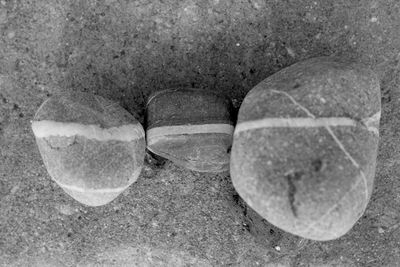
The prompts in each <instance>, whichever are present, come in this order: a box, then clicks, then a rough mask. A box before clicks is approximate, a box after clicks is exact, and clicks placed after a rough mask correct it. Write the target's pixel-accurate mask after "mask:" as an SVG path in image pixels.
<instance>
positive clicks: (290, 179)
mask: <svg viewBox="0 0 400 267" xmlns="http://www.w3.org/2000/svg"><path fill="white" fill-rule="evenodd" d="M303 174H304V173H303V172H292V173H289V174H287V175H285V178H286V179H287V183H288V187H289V188H288V192H287V194H288V199H289V204H290V209H291V210H292V213H293V215H294V217H297V207H296V204H295V201H296V192H297V188H296V183H295V182H296V181H299V180H300V179H301V177H302V176H303Z"/></svg>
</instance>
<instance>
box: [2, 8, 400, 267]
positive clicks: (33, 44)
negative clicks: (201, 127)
mask: <svg viewBox="0 0 400 267" xmlns="http://www.w3.org/2000/svg"><path fill="white" fill-rule="evenodd" d="M399 18H400V2H399V1H396V0H365V1H357V0H355V1H347V0H339V1H329V0H313V1H307V0H304V1H289V0H287V1H281V0H279V1H278V0H266V1H261V0H246V1H218V0H214V1H211V0H210V1H169V0H164V1H161V0H160V1H129V2H128V1H113V0H105V1H98V2H96V1H71V2H68V1H50V0H49V1H11V0H10V1H6V0H1V1H0V149H1V150H0V197H1V201H0V211H1V214H0V264H2V265H4V266H10V265H11V266H25V265H30V266H46V265H47V266H76V265H80V266H86V265H89V266H91V265H96V264H97V265H105V266H107V265H115V266H121V265H122V266H123V265H131V266H135V265H137V266H146V265H148V266H164V265H170V266H185V265H186V266H190V265H194V266H209V265H214V266H229V265H230V266H257V265H260V266H268V265H271V266H277V265H281V266H307V265H325V266H396V265H397V264H399V262H400V223H399V221H400V215H399V214H400V208H399V207H400V193H399V192H400V179H398V177H399V176H400V132H399V130H398V129H399V128H400V109H399V105H400V86H399V85H400V76H399V70H400V34H399V33H400V30H399V29H400V19H399ZM322 55H336V56H343V57H346V58H352V59H354V60H355V61H357V62H363V63H366V64H368V65H369V66H371V68H372V69H373V70H375V71H376V73H377V74H378V75H379V78H380V81H381V87H382V105H383V114H382V121H381V131H380V134H381V142H380V148H379V156H378V166H377V175H376V180H375V187H374V191H373V194H372V198H371V201H370V203H369V205H368V208H367V211H366V212H365V214H364V216H363V217H362V218H361V219H360V220H359V222H358V223H357V224H356V225H355V226H354V228H353V229H352V230H351V231H350V232H349V233H348V234H347V235H345V236H344V237H342V238H340V239H338V240H335V241H330V242H312V241H305V240H303V239H299V238H297V237H294V236H292V235H289V234H286V233H284V232H281V231H279V230H278V229H276V228H273V227H272V226H270V225H268V224H267V223H266V222H265V221H263V220H261V218H259V217H257V216H256V215H255V214H254V212H253V211H251V210H249V209H248V208H246V206H245V205H244V204H243V202H242V201H241V200H240V199H239V198H238V197H237V195H236V194H235V192H234V190H233V188H232V185H231V182H230V177H229V176H228V174H219V175H204V174H199V173H196V172H191V171H187V170H184V169H182V168H179V167H177V166H175V165H173V164H172V163H170V162H166V163H165V164H164V165H162V164H155V162H154V161H153V160H151V158H149V159H148V166H147V167H146V168H145V169H144V170H143V172H142V175H141V177H139V180H138V181H137V182H136V183H135V184H133V185H132V186H131V187H130V188H129V189H128V190H127V191H126V192H125V193H124V194H122V195H121V196H120V197H119V198H117V199H116V200H115V201H113V202H111V203H110V204H109V205H106V206H104V207H99V208H88V207H85V206H83V205H80V204H79V203H77V202H76V201H74V200H73V199H71V198H70V197H69V196H68V195H66V194H65V193H64V192H63V191H62V189H60V188H59V187H58V186H57V185H56V184H55V183H54V182H53V181H51V179H50V177H49V176H48V174H47V172H46V170H45V168H44V166H43V163H42V160H41V158H40V155H39V151H38V149H37V146H36V144H35V141H34V138H33V134H32V132H31V129H30V124H29V121H30V120H31V119H32V117H33V115H34V113H35V111H36V110H37V108H38V107H39V105H40V104H41V103H42V102H43V101H44V100H46V99H47V98H48V97H49V96H50V95H53V94H55V93H57V92H60V91H71V90H76V91H90V92H94V93H96V94H98V95H101V96H103V97H107V98H110V99H112V100H115V101H117V102H119V103H120V104H121V105H122V106H123V107H125V108H126V109H127V110H128V111H129V112H131V113H132V114H134V115H135V116H137V117H138V119H139V120H140V121H141V122H143V120H144V118H143V112H144V104H145V101H146V97H147V96H148V95H150V94H151V93H152V92H154V91H157V90H162V89H166V88H173V87H175V86H188V87H189V86H190V87H200V88H207V89H210V90H215V91H218V92H220V93H226V94H228V95H229V96H230V97H232V98H233V99H234V101H235V103H236V104H239V103H240V102H241V100H242V99H243V97H244V96H245V94H246V92H248V91H249V90H250V89H251V88H252V87H253V86H255V85H256V84H257V83H258V82H260V81H261V80H263V79H264V78H265V77H267V76H268V75H271V74H272V73H274V72H276V71H278V70H280V69H282V68H284V67H286V66H288V65H290V64H292V63H294V62H297V61H300V60H302V59H306V58H310V57H313V56H322Z"/></svg>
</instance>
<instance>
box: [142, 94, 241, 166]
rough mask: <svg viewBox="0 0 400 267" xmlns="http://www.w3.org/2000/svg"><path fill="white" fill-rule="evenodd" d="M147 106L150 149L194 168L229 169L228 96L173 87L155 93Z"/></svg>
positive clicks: (230, 117)
mask: <svg viewBox="0 0 400 267" xmlns="http://www.w3.org/2000/svg"><path fill="white" fill-rule="evenodd" d="M146 108H147V112H146V115H147V123H146V140H147V148H148V149H149V150H150V151H152V152H153V153H155V154H158V155H160V156H163V157H165V158H167V159H169V160H171V161H172V162H174V163H176V164H178V165H180V166H183V167H185V168H188V169H191V170H194V171H200V172H222V171H227V170H229V155H230V148H231V146H232V134H233V129H234V126H233V124H234V118H233V116H234V111H233V107H232V103H231V101H230V100H229V99H228V98H226V97H223V96H221V95H218V94H215V93H213V92H210V91H205V90H198V89H175V90H174V89H172V90H164V91H161V92H156V93H154V94H153V95H152V96H150V97H149V100H148V101H147V107H146Z"/></svg>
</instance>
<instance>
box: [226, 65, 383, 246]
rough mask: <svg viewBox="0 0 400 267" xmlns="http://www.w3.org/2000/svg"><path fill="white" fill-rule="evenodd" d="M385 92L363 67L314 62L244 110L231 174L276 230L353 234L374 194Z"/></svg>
mask: <svg viewBox="0 0 400 267" xmlns="http://www.w3.org/2000/svg"><path fill="white" fill-rule="evenodd" d="M380 111H381V107H380V89H379V82H378V79H377V77H376V76H375V75H374V73H373V72H372V71H371V70H369V69H368V68H366V67H365V66H362V65H359V64H352V63H347V62H342V61H337V60H334V59H331V58H326V57H322V58H314V59H310V60H307V61H304V62H300V63H297V64H294V65H292V66H290V67H288V68H286V69H283V70H282V71H280V72H278V73H276V74H274V75H272V76H271V77H269V78H267V79H266V80H264V81H262V82H261V83H260V84H258V85H257V86H256V87H255V88H253V89H252V90H251V91H250V92H249V93H248V95H247V96H246V97H245V99H244V101H243V103H242V106H241V107H240V111H239V116H238V123H237V127H236V129H235V133H234V141H233V147H232V154H231V176H232V181H233V184H234V186H235V188H236V190H237V191H238V193H239V194H240V196H241V197H242V198H243V199H244V200H245V201H246V202H247V203H248V204H249V205H250V206H251V207H252V208H253V209H254V210H255V211H257V212H258V213H259V214H260V215H261V216H263V217H264V218H265V219H266V220H268V221H269V222H270V223H272V224H274V225H275V226H277V227H279V228H281V229H283V230H285V231H287V232H290V233H292V234H295V235H299V236H302V237H305V238H309V239H314V240H330V239H335V238H338V237H340V236H342V235H344V234H345V233H346V232H348V231H349V230H350V229H351V227H352V226H353V225H354V224H355V222H356V221H357V220H358V219H359V218H360V217H361V215H362V214H363V212H364V211H365V208H366V206H367V203H368V201H369V199H370V196H371V191H372V188H373V181H374V175H375V165H376V157H377V149H378V140H379V119H380Z"/></svg>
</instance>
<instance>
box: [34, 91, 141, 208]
mask: <svg viewBox="0 0 400 267" xmlns="http://www.w3.org/2000/svg"><path fill="white" fill-rule="evenodd" d="M32 130H33V133H34V135H35V137H36V142H37V145H38V147H39V150H40V154H41V156H42V159H43V162H44V164H45V166H46V169H47V171H48V172H49V174H50V176H51V177H52V178H53V179H54V181H56V183H57V184H58V185H59V186H61V188H62V189H64V191H65V192H67V193H68V194H69V195H70V196H72V197H73V198H74V199H76V200H78V201H79V202H82V203H83V204H86V205H89V206H100V205H104V204H107V203H109V202H110V201H112V200H113V199H115V198H116V197H117V196H118V195H119V194H120V193H121V192H122V191H124V190H125V189H126V188H127V187H128V186H129V185H131V184H132V183H133V182H135V181H136V180H137V178H138V177H139V174H140V172H141V170H142V166H143V161H144V154H145V146H146V144H145V133H144V130H143V127H142V125H141V124H140V123H139V122H138V121H137V120H136V119H135V118H134V117H133V116H132V115H130V114H129V113H128V112H127V111H126V110H124V109H123V108H122V107H120V106H119V105H118V104H117V103H115V102H112V101H109V100H107V99H105V98H103V97H100V96H96V95H93V94H89V93H71V94H68V95H61V96H53V97H51V98H49V99H48V100H46V101H45V102H44V103H43V104H42V105H41V106H40V108H39V110H38V111H37V112H36V114H35V118H34V120H33V122H32Z"/></svg>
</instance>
